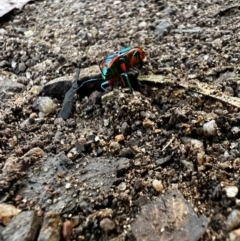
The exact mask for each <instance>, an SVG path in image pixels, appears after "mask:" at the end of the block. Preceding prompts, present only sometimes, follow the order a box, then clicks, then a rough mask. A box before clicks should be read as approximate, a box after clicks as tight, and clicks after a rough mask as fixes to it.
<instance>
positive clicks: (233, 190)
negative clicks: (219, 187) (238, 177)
mask: <svg viewBox="0 0 240 241" xmlns="http://www.w3.org/2000/svg"><path fill="white" fill-rule="evenodd" d="M225 191H226V194H227V197H229V198H233V197H236V196H237V194H238V188H237V187H236V186H228V187H225Z"/></svg>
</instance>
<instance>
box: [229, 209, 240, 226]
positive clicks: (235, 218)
mask: <svg viewBox="0 0 240 241" xmlns="http://www.w3.org/2000/svg"><path fill="white" fill-rule="evenodd" d="M226 224H227V228H228V230H233V229H235V228H239V227H240V211H239V210H237V209H234V210H232V212H231V213H230V214H229V215H228V217H227V223H226Z"/></svg>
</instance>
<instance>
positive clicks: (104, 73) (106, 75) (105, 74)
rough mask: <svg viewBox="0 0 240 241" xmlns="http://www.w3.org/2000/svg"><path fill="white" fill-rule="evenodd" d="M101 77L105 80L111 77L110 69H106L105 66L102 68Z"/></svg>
mask: <svg viewBox="0 0 240 241" xmlns="http://www.w3.org/2000/svg"><path fill="white" fill-rule="evenodd" d="M102 77H103V79H105V80H107V79H109V78H110V77H112V71H111V69H110V68H108V67H107V66H104V67H103V68H102Z"/></svg>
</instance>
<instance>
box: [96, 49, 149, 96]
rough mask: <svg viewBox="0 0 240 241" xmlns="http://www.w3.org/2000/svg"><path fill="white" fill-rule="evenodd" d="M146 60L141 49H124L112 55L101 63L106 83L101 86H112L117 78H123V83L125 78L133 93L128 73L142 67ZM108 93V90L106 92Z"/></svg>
mask: <svg viewBox="0 0 240 241" xmlns="http://www.w3.org/2000/svg"><path fill="white" fill-rule="evenodd" d="M145 58H146V55H145V52H144V51H143V50H142V49H141V48H139V47H130V46H129V47H124V48H121V49H120V50H119V51H116V52H114V53H111V54H110V55H108V56H107V57H106V58H105V59H103V60H102V61H101V62H100V63H99V67H100V70H101V73H102V78H103V80H104V82H103V83H102V84H101V87H102V89H103V90H105V88H104V87H103V86H104V85H111V84H113V83H114V81H115V80H116V79H117V78H119V77H120V78H121V79H122V81H123V83H124V79H123V77H125V79H126V81H127V84H128V87H129V88H130V90H131V92H132V91H133V89H132V86H131V83H130V81H129V78H128V74H127V72H128V71H129V70H130V69H132V68H136V67H139V68H140V67H142V65H143V62H144V60H145ZM105 91H106V90H105Z"/></svg>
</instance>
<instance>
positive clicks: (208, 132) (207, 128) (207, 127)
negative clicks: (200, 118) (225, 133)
mask: <svg viewBox="0 0 240 241" xmlns="http://www.w3.org/2000/svg"><path fill="white" fill-rule="evenodd" d="M203 133H204V135H205V136H214V135H216V134H217V124H216V122H215V120H211V121H209V122H206V123H205V124H204V125H203Z"/></svg>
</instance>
